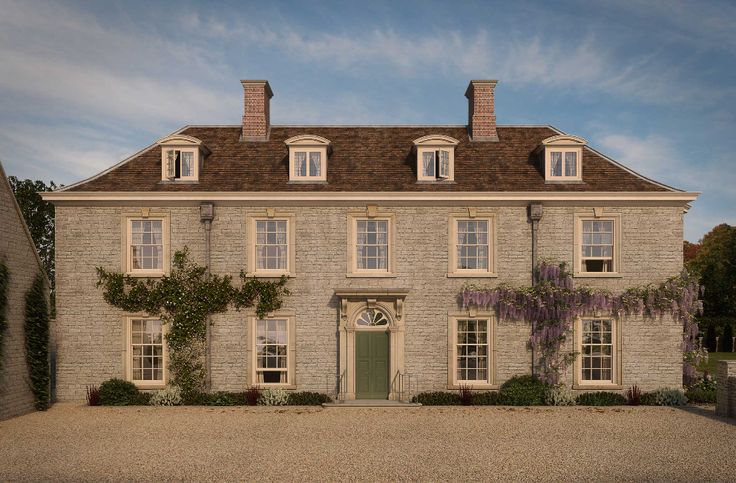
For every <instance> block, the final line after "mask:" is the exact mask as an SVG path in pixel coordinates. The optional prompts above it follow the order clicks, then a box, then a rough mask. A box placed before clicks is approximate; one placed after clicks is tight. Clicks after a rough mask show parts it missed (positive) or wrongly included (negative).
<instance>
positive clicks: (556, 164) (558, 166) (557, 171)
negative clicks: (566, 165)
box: [549, 152, 562, 176]
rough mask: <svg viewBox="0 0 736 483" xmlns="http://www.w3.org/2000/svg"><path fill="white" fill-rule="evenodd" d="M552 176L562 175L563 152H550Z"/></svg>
mask: <svg viewBox="0 0 736 483" xmlns="http://www.w3.org/2000/svg"><path fill="white" fill-rule="evenodd" d="M549 167H550V173H549V174H550V176H562V153H561V152H552V153H550V165H549Z"/></svg>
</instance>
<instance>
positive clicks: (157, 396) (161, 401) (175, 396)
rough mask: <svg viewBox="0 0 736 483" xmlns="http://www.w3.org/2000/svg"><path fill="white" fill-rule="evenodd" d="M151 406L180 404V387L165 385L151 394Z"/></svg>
mask: <svg viewBox="0 0 736 483" xmlns="http://www.w3.org/2000/svg"><path fill="white" fill-rule="evenodd" d="M150 404H151V405H152V406H179V405H181V389H180V388H179V386H166V387H165V388H163V389H161V390H159V391H156V392H155V393H153V394H152V395H151V400H150Z"/></svg>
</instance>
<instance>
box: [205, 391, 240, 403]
mask: <svg viewBox="0 0 736 483" xmlns="http://www.w3.org/2000/svg"><path fill="white" fill-rule="evenodd" d="M239 394H240V397H239V396H238V395H239ZM242 394H243V393H230V392H215V393H212V394H205V395H204V396H205V397H206V399H205V402H204V405H205V406H241V405H243V404H244V401H243V402H241V400H242V399H243V396H242Z"/></svg>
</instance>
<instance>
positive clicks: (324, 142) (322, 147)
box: [284, 134, 331, 183]
mask: <svg viewBox="0 0 736 483" xmlns="http://www.w3.org/2000/svg"><path fill="white" fill-rule="evenodd" d="M284 143H285V144H286V145H287V146H288V148H289V182H290V183H326V182H327V157H328V155H329V151H330V144H331V143H330V140H329V139H325V138H323V137H322V136H317V135H313V134H301V135H299V136H293V137H291V138H289V139H287V140H286V141H284ZM297 152H306V153H307V154H306V156H307V175H306V176H295V175H294V157H295V154H296V153H297ZM310 152H312V153H316V152H318V153H320V163H321V167H320V175H319V176H309V174H308V173H309V153H310Z"/></svg>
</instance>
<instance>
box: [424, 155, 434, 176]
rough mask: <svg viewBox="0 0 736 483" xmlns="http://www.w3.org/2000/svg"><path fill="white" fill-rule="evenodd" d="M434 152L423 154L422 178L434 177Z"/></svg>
mask: <svg viewBox="0 0 736 483" xmlns="http://www.w3.org/2000/svg"><path fill="white" fill-rule="evenodd" d="M434 164H435V163H434V151H424V153H422V176H428V177H429V176H431V177H434Z"/></svg>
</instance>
